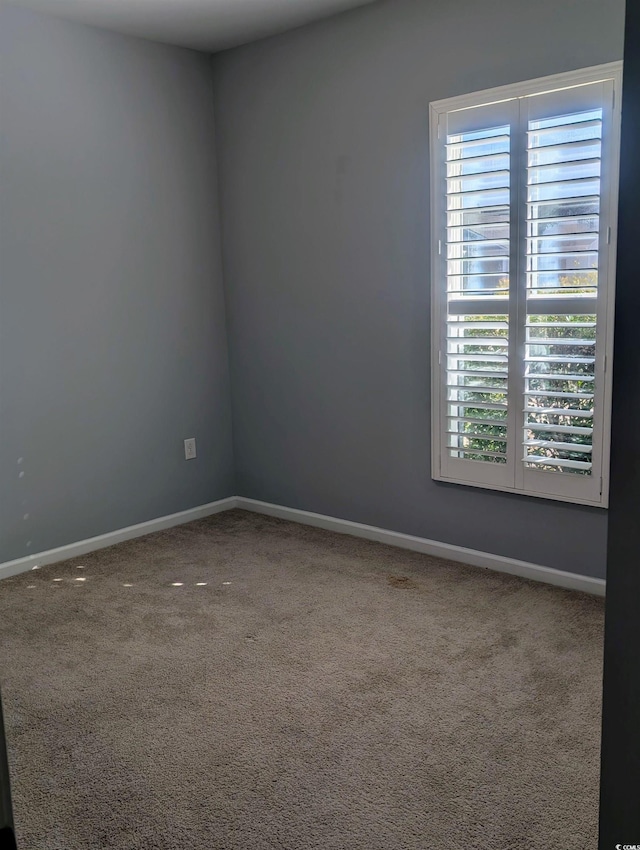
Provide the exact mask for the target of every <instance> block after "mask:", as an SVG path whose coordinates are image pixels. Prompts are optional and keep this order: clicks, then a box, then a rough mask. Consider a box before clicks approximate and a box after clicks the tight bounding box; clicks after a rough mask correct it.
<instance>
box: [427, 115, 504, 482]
mask: <svg viewBox="0 0 640 850" xmlns="http://www.w3.org/2000/svg"><path fill="white" fill-rule="evenodd" d="M515 117H516V112H515V111H514V102H510V103H507V104H496V105H492V106H489V107H481V108H479V109H468V110H461V111H459V112H455V113H451V114H450V115H448V116H447V122H446V137H445V139H444V199H445V204H444V209H443V210H442V213H443V224H444V228H443V233H444V240H443V246H444V250H443V255H444V256H443V276H444V280H445V281H446V283H445V287H444V289H445V292H444V302H443V317H444V321H443V327H442V336H443V344H442V346H441V355H440V357H441V361H442V364H441V365H442V383H443V389H444V392H443V396H444V397H443V399H442V416H441V420H440V428H441V430H442V438H443V439H442V467H443V468H444V469H445V470H446V471H447V473H448V474H450V475H453V476H454V477H456V476H458V475H462V476H463V477H464V478H465V479H471V480H473V481H478V482H485V483H489V484H494V485H499V484H505V483H507V484H508V482H509V481H510V480H511V478H512V477H513V471H512V466H513V458H512V455H513V452H514V450H515V446H512V445H511V443H512V442H513V440H512V433H510V431H511V432H512V431H513V429H512V423H511V421H510V418H512V412H511V410H510V406H509V401H508V399H509V397H508V392H509V362H510V357H509V344H510V343H509V326H510V309H509V280H510V266H511V253H512V214H511V210H512V206H513V195H512V186H511V183H512V180H511V160H512V154H511V151H512V131H513V127H514V118H515ZM458 470H459V471H458Z"/></svg>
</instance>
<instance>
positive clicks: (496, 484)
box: [432, 65, 620, 505]
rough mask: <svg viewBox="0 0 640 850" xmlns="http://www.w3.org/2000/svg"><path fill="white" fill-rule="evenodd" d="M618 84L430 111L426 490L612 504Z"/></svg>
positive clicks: (608, 70)
mask: <svg viewBox="0 0 640 850" xmlns="http://www.w3.org/2000/svg"><path fill="white" fill-rule="evenodd" d="M619 80H620V67H619V66H618V65H615V66H601V67H600V68H597V69H590V70H588V71H586V72H579V73H578V74H572V75H565V76H563V77H557V78H547V79H545V80H541V81H537V84H536V82H535V81H534V82H533V83H527V84H525V85H524V86H522V87H515V89H509V90H508V91H506V90H493V91H492V92H488V93H481V94H480V95H477V96H471V97H470V98H463V99H460V98H456V99H453V100H452V101H445V102H440V103H438V104H433V105H432V175H433V188H432V216H433V247H434V251H433V342H434V374H433V378H434V381H433V410H434V417H433V426H434V428H433V430H434V433H433V475H434V477H435V478H438V479H443V480H449V481H456V482H459V483H466V484H473V485H476V486H485V487H491V488H495V489H503V490H507V491H512V492H521V493H528V494H530V495H537V496H545V497H548V498H557V499H564V500H569V501H576V502H583V503H587V504H596V505H604V504H606V498H607V493H606V489H607V488H606V479H607V465H608V414H609V405H610V386H609V376H610V371H611V370H610V368H608V367H607V362H606V361H607V357H608V358H609V361H610V350H611V323H612V313H613V310H612V297H613V262H614V257H613V253H614V250H613V248H614V242H613V240H612V238H611V234H612V230H613V229H614V227H615V203H616V199H615V195H616V190H617V172H616V169H617V154H618V141H617V139H618V135H617V133H618V123H619V122H618V119H617V116H616V113H615V107H614V97H615V94H614V92H615V88H616V85H619ZM518 88H520V89H521V93H520V92H519V91H518ZM536 89H537V90H536ZM538 92H542V93H538ZM500 94H502V95H503V96H502V97H500V96H498V95H500ZM487 95H492V96H491V97H488V96H487ZM504 95H509V96H504ZM476 104H477V105H476ZM456 107H457V108H456ZM609 366H610V364H609Z"/></svg>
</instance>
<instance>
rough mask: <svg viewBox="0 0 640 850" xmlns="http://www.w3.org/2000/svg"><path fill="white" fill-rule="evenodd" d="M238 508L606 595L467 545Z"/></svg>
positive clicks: (319, 517)
mask: <svg viewBox="0 0 640 850" xmlns="http://www.w3.org/2000/svg"><path fill="white" fill-rule="evenodd" d="M235 507H237V508H243V509H244V510H247V511H253V512H254V513H259V514H267V515H268V516H274V517H280V518H281V519H288V520H291V521H292V522H299V523H302V524H303V525H313V526H316V527H317V528H326V529H328V530H329V531H337V532H339V533H340V534H350V535H352V536H353V537H363V538H365V539H366V540H376V541H378V542H379V543H386V544H388V545H389V546H397V547H399V548H400V549H410V550H411V551H413V552H422V553H424V554H425V555H434V556H435V557H438V558H446V559H447V560H449V561H459V562H460V563H463V564H471V565H472V566H474V567H483V568H485V569H488V570H495V571H497V572H500V573H509V574H510V575H516V576H520V577H521V578H528V579H532V580H533V581H540V582H544V583H546V584H555V585H557V586H558V587H566V588H568V589H570V590H581V591H583V592H585V593H591V594H594V595H596V596H604V595H605V588H606V582H605V580H604V579H601V578H592V577H591V576H583V575H577V574H576V573H567V572H564V571H563V570H554V569H552V568H551V567H541V566H539V565H538V564H530V563H528V562H527V561H518V560H516V559H515V558H505V557H503V556H502V555H491V554H489V553H488V552H479V551H478V550H477V549H465V547H464V546H453V545H452V544H450V543H439V542H438V541H437V540H428V539H427V538H425V537H414V536H413V535H411V534H401V533H400V532H398V531H387V530H386V529H384V528H376V527H375V526H373V525H363V524H362V523H359V522H351V521H350V520H346V519H338V518H336V517H330V516H324V515H323V514H314V513H311V512H310V511H301V510H298V509H297V508H285V507H282V506H281V505H272V504H269V503H268V502H259V501H257V500H256V499H247V498H245V497H244V496H238V497H237V499H236V505H235Z"/></svg>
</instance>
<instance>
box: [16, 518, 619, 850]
mask: <svg viewBox="0 0 640 850" xmlns="http://www.w3.org/2000/svg"><path fill="white" fill-rule="evenodd" d="M81 566H83V567H84V569H80V567H81ZM174 582H180V583H181V584H180V585H178V586H174V584H173V583H174ZM602 626H603V607H602V603H601V601H600V600H597V599H594V598H591V597H588V596H584V595H581V594H578V593H573V592H569V591H563V590H558V589H556V588H552V587H547V586H544V585H539V584H534V583H531V582H527V581H523V580H520V579H517V578H512V577H508V576H503V575H499V574H495V573H491V572H487V571H483V570H479V569H477V568H474V567H465V566H460V565H457V564H453V563H449V562H445V561H441V560H437V559H434V558H429V557H425V556H422V555H417V554H413V553H409V552H404V551H402V550H398V549H392V548H389V547H386V546H383V545H380V544H376V543H369V542H366V541H360V540H355V539H353V538H349V537H344V536H341V535H337V534H333V533H329V532H325V531H320V530H316V529H310V528H305V527H303V526H299V525H295V524H292V523H288V522H283V521H280V520H274V519H269V518H266V517H260V516H256V515H253V514H249V513H246V512H243V511H232V512H229V513H225V514H219V515H218V516H215V517H212V518H210V519H206V520H201V521H199V522H195V523H192V524H190V525H186V526H182V527H179V528H176V529H172V530H169V531H164V532H161V533H159V534H154V535H150V536H149V537H145V538H141V539H139V540H136V541H132V542H129V543H124V544H121V545H119V546H115V547H112V548H111V549H105V550H102V551H101V552H97V553H95V554H93V555H88V556H84V557H83V558H78V559H75V560H72V561H67V562H65V563H63V564H58V565H54V566H50V567H45V568H42V569H40V570H37V571H34V572H30V573H28V574H23V575H21V576H18V577H15V578H12V579H7V580H5V581H3V582H1V583H0V636H1V639H2V652H1V661H0V679H1V682H2V690H3V697H4V701H5V710H6V720H7V727H8V728H7V731H8V738H9V751H10V761H11V765H12V769H13V777H14V787H13V791H14V805H15V814H16V820H17V831H18V838H19V848H20V850H143V848H144V850H152V848H158V850H159V848H162V850H263V848H264V850H267V848H269V850H271V848H284V850H308V848H317V850H396V848H397V850H485V848H486V850H525V848H526V850H532V848H536V850H578V848H580V850H586V848H589V850H595V847H596V822H597V785H598V746H599V714H600V688H601V643H602Z"/></svg>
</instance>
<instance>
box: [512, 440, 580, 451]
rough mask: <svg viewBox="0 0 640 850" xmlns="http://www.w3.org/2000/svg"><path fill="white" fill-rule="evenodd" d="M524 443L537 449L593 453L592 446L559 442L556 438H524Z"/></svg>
mask: <svg viewBox="0 0 640 850" xmlns="http://www.w3.org/2000/svg"><path fill="white" fill-rule="evenodd" d="M523 445H525V446H532V447H534V448H537V449H558V450H559V451H563V452H577V453H578V454H591V452H592V451H593V449H592V447H591V446H586V445H582V444H581V443H559V442H556V441H555V440H524V441H523Z"/></svg>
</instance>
